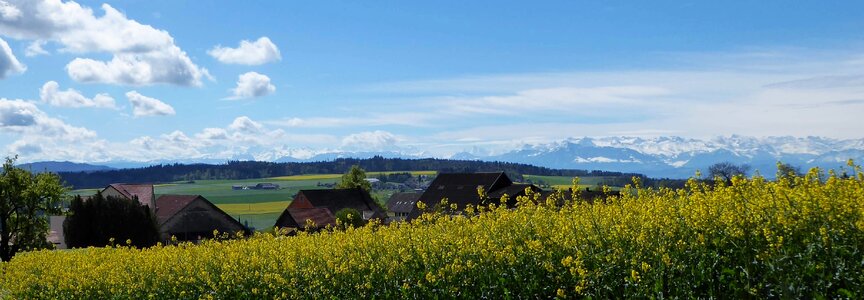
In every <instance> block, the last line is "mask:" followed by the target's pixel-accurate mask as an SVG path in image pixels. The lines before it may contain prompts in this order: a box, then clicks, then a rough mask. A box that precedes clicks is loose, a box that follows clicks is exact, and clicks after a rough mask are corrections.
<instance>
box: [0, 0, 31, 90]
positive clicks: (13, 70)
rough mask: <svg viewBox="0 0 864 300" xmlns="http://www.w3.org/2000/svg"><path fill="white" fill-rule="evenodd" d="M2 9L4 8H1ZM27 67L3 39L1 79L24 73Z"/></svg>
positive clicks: (0, 61) (1, 40) (0, 50)
mask: <svg viewBox="0 0 864 300" xmlns="http://www.w3.org/2000/svg"><path fill="white" fill-rule="evenodd" d="M0 7H2V6H0ZM26 70H27V66H24V64H22V63H21V62H19V61H18V58H16V57H15V54H13V53H12V48H9V44H7V43H6V41H4V40H3V39H0V79H3V78H6V76H9V75H13V74H20V73H24V71H26Z"/></svg>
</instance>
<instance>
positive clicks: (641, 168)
mask: <svg viewBox="0 0 864 300" xmlns="http://www.w3.org/2000/svg"><path fill="white" fill-rule="evenodd" d="M850 158H851V159H855V160H856V161H861V160H862V159H864V139H860V140H836V139H830V138H823V137H803V138H798V137H788V136H787V137H765V138H757V137H747V136H739V135H732V136H725V137H716V138H713V139H710V140H700V139H692V138H682V137H652V138H643V137H599V138H589V137H583V138H570V139H566V140H563V141H558V142H552V143H548V144H539V145H525V146H523V147H522V148H520V149H518V150H514V151H511V152H508V153H505V154H502V155H498V156H492V157H485V158H482V159H494V160H503V161H512V162H520V163H529V164H536V165H540V166H544V167H550V168H576V169H597V170H607V171H621V172H639V173H643V174H646V175H648V176H652V177H672V178H686V177H689V176H692V175H693V174H695V172H696V171H697V170H706V169H707V168H708V166H710V165H712V164H715V163H718V162H732V163H736V164H748V165H750V166H751V169H752V170H753V171H758V172H759V173H760V174H762V175H765V176H768V177H771V176H773V174H774V172H775V169H776V164H777V162H778V161H779V162H784V163H789V164H792V165H795V166H798V167H801V168H804V169H806V168H810V167H822V168H838V167H841V166H842V165H843V164H845V162H846V161H847V160H848V159H850Z"/></svg>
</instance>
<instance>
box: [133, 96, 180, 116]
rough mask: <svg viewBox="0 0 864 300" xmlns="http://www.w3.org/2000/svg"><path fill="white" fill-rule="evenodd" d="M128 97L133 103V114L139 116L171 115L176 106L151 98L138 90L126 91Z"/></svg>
mask: <svg viewBox="0 0 864 300" xmlns="http://www.w3.org/2000/svg"><path fill="white" fill-rule="evenodd" d="M126 98H128V99H129V103H131V104H132V115H133V116H135V117H136V118H137V117H147V116H171V115H174V114H175V112H174V108H173V107H171V106H170V105H168V104H165V102H162V101H159V99H155V98H150V97H147V96H144V95H141V94H139V93H138V92H137V91H130V92H127V93H126Z"/></svg>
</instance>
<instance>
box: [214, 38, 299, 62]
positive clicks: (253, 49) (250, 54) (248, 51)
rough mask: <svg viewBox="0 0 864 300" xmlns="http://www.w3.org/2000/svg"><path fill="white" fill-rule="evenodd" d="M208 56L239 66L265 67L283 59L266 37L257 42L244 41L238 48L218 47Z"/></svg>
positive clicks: (277, 49)
mask: <svg viewBox="0 0 864 300" xmlns="http://www.w3.org/2000/svg"><path fill="white" fill-rule="evenodd" d="M207 54H210V56H212V57H213V58H215V59H216V60H218V61H219V62H222V63H225V64H239V65H263V64H266V63H269V62H274V61H278V60H280V59H282V56H281V55H280V54H279V48H277V47H276V45H275V44H273V42H271V41H270V38H268V37H266V36H265V37H261V38H259V39H258V40H257V41H255V42H250V41H247V40H242V41H240V46H238V47H237V48H230V47H222V46H221V45H218V46H216V47H213V49H211V50H210V51H207Z"/></svg>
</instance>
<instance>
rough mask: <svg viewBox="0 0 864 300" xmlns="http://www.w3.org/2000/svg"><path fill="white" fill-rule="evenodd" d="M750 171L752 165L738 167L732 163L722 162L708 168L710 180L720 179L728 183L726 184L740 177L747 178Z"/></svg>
mask: <svg viewBox="0 0 864 300" xmlns="http://www.w3.org/2000/svg"><path fill="white" fill-rule="evenodd" d="M748 171H750V165H747V164H741V165H736V164H733V163H730V162H721V163H716V164H713V165H711V166H710V167H708V178H709V179H715V178H718V177H719V178H720V179H722V180H724V181H726V183H731V182H732V177H735V176H739V175H740V176H747V172H748Z"/></svg>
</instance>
